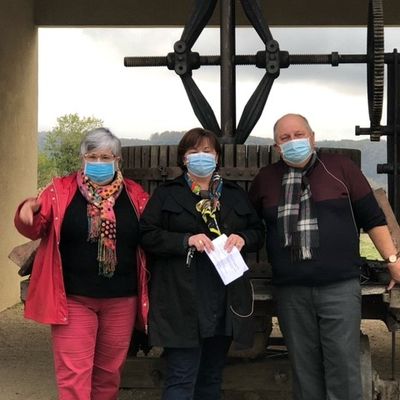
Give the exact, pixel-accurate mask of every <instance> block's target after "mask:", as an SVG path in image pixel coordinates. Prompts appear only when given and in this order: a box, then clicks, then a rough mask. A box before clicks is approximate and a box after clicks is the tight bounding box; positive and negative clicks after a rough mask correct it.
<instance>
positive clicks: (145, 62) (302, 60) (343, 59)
mask: <svg viewBox="0 0 400 400" xmlns="http://www.w3.org/2000/svg"><path fill="white" fill-rule="evenodd" d="M337 57H338V63H339V64H365V63H366V62H367V55H366V54H342V55H341V54H338V55H337ZM199 58H200V66H203V65H204V66H206V65H216V66H217V65H221V56H218V55H206V56H199ZM288 58H289V60H290V63H289V64H287V63H283V62H281V64H282V65H280V67H281V68H287V67H288V66H289V65H316V64H330V65H331V64H332V55H331V54H291V55H289V57H288ZM233 59H234V65H256V63H257V56H255V55H251V54H243V55H236V56H235V55H234V56H233ZM264 59H265V58H264ZM124 65H125V67H165V66H168V58H167V57H165V56H164V57H125V58H124ZM263 68H265V65H264V66H263Z"/></svg>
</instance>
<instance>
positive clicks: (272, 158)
mask: <svg viewBox="0 0 400 400" xmlns="http://www.w3.org/2000/svg"><path fill="white" fill-rule="evenodd" d="M280 158H281V156H280V155H279V153H278V151H277V150H276V149H275V147H274V146H271V147H270V163H271V164H273V163H275V162H277V161H279V159H280Z"/></svg>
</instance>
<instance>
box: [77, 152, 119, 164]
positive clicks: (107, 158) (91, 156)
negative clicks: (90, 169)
mask: <svg viewBox="0 0 400 400" xmlns="http://www.w3.org/2000/svg"><path fill="white" fill-rule="evenodd" d="M83 158H84V159H85V160H86V161H91V162H96V161H97V160H99V161H101V162H111V161H114V160H115V159H116V158H118V157H117V156H115V155H114V154H95V153H86V154H85V155H84V156H83Z"/></svg>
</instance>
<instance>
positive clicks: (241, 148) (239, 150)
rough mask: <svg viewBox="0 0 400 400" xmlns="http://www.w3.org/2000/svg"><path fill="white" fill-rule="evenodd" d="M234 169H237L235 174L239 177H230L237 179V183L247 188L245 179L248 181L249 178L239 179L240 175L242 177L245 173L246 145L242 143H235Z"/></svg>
mask: <svg viewBox="0 0 400 400" xmlns="http://www.w3.org/2000/svg"><path fill="white" fill-rule="evenodd" d="M236 169H237V175H238V176H239V179H237V178H231V179H234V180H236V181H237V183H238V184H239V185H240V186H241V187H242V188H243V189H244V190H247V187H246V181H247V182H248V181H249V179H245V180H243V179H240V177H243V176H244V175H245V173H246V146H245V145H244V144H238V145H236Z"/></svg>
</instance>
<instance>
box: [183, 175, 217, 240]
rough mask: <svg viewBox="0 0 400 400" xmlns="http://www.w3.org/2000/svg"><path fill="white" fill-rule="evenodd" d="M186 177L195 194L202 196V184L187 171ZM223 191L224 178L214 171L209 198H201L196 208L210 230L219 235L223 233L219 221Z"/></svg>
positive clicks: (209, 188)
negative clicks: (194, 179) (220, 200)
mask: <svg viewBox="0 0 400 400" xmlns="http://www.w3.org/2000/svg"><path fill="white" fill-rule="evenodd" d="M185 178H186V182H187V183H188V185H189V187H190V189H191V191H192V192H193V193H194V194H195V195H197V196H200V192H201V187H200V185H199V184H198V183H197V182H195V181H193V180H192V179H191V178H190V176H189V174H187V173H186V174H185ZM221 192H222V178H221V176H220V175H219V174H218V172H214V173H213V175H212V177H211V180H210V185H209V187H208V196H209V198H208V199H201V200H200V201H199V202H198V203H197V204H196V210H197V211H198V212H199V213H200V214H201V216H202V218H203V221H204V222H205V223H206V224H207V227H208V229H209V230H210V232H212V233H215V234H216V235H218V236H220V235H221V231H220V229H219V226H218V222H217V211H219V209H220V202H219V198H220V197H221Z"/></svg>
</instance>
